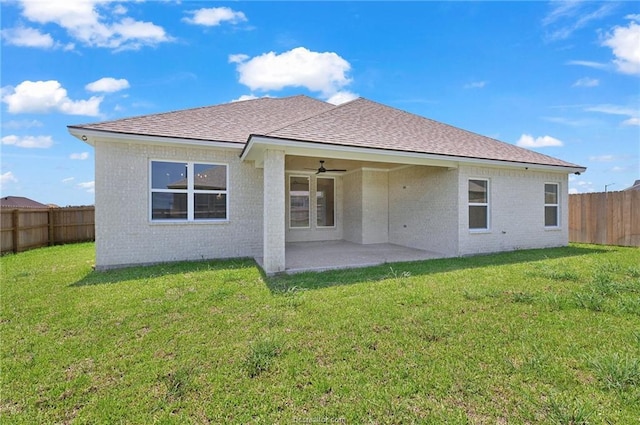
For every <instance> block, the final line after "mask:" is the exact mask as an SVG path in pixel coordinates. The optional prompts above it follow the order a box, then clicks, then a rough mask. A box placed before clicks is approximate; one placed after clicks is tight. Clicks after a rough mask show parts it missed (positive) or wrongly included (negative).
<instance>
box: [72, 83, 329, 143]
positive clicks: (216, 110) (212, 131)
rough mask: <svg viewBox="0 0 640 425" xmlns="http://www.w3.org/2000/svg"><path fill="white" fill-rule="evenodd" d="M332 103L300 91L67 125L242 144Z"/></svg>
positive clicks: (317, 112)
mask: <svg viewBox="0 0 640 425" xmlns="http://www.w3.org/2000/svg"><path fill="white" fill-rule="evenodd" d="M334 107H335V106H334V105H331V104H329V103H326V102H323V101H321V100H317V99H312V98H310V97H308V96H303V95H299V96H293V97H285V98H269V97H263V98H259V99H253V100H245V101H240V102H231V103H225V104H222V105H215V106H206V107H202V108H195V109H185V110H181V111H174V112H165V113H161V114H153V115H144V116H139V117H132V118H124V119H119V120H114V121H104V122H98V123H93V124H83V125H70V126H69V128H78V129H87V130H102V131H108V132H111V133H123V134H134V135H143V136H159V137H173V138H180V139H191V140H206V141H219V142H235V143H243V144H244V143H246V142H247V139H248V138H249V135H250V134H252V133H257V134H265V133H268V132H270V131H273V130H276V129H278V128H281V127H284V126H286V125H288V124H291V123H294V122H297V121H300V120H303V119H305V118H308V117H310V116H313V115H317V114H319V113H320V112H324V111H327V110H329V109H332V108H334Z"/></svg>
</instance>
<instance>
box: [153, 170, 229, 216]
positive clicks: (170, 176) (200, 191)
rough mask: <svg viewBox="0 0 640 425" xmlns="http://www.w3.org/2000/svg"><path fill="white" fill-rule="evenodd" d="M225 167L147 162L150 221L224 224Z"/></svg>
mask: <svg viewBox="0 0 640 425" xmlns="http://www.w3.org/2000/svg"><path fill="white" fill-rule="evenodd" d="M227 216H228V214H227V166H226V165H220V164H200V163H193V162H168V161H151V220H153V221H163V220H179V221H198V220H226V219H227Z"/></svg>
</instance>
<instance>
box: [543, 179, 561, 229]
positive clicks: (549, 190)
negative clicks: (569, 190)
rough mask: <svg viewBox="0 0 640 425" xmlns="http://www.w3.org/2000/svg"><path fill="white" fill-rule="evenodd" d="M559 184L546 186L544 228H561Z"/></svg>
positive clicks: (547, 184) (546, 184)
mask: <svg viewBox="0 0 640 425" xmlns="http://www.w3.org/2000/svg"><path fill="white" fill-rule="evenodd" d="M559 186H560V185H559V184H558V183H545V184H544V226H545V227H558V226H560V202H559V198H560V191H559Z"/></svg>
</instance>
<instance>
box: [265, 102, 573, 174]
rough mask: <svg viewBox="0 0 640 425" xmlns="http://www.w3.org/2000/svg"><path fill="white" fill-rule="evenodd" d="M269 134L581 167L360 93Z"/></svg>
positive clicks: (329, 142) (334, 142)
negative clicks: (403, 109) (350, 99)
mask: <svg viewBox="0 0 640 425" xmlns="http://www.w3.org/2000/svg"><path fill="white" fill-rule="evenodd" d="M268 135H269V136H272V137H281V138H286V139H295V140H305V141H314V142H319V143H326V144H334V145H344V146H357V147H368V148H377V149H385V150H394V151H403V152H416V153H429V154H435V155H445V156H455V157H466V158H480V159H491V160H499V161H513V162H524V163H532V164H544V165H558V166H565V167H566V166H571V167H579V166H577V165H575V164H570V163H568V162H565V161H562V160H559V159H557V158H553V157H550V156H547V155H543V154H540V153H537V152H533V151H530V150H528V149H524V148H520V147H518V146H515V145H512V144H509V143H504V142H500V141H498V140H495V139H492V138H489V137H485V136H481V135H479V134H475V133H472V132H469V131H466V130H462V129H460V128H457V127H453V126H450V125H447V124H443V123H440V122H437V121H433V120H430V119H428V118H424V117H421V116H419V115H415V114H411V113H409V112H405V111H402V110H399V109H395V108H392V107H389V106H386V105H383V104H380V103H376V102H372V101H370V100H367V99H363V98H359V99H356V100H353V101H351V102H348V103H344V104H342V105H339V106H337V107H335V108H333V109H331V110H329V111H326V112H323V113H321V114H319V115H316V116H313V117H310V118H308V119H306V120H303V121H299V122H297V123H294V124H291V125H289V126H287V127H284V128H281V129H279V130H276V131H272V132H270V133H269V134H268Z"/></svg>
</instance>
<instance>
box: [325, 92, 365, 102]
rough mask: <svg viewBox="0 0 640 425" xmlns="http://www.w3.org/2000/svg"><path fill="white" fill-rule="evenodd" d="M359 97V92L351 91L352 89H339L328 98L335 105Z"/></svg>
mask: <svg viewBox="0 0 640 425" xmlns="http://www.w3.org/2000/svg"><path fill="white" fill-rule="evenodd" d="M358 97H359V96H358V95H357V94H355V93H351V92H350V91H339V92H338V93H336V94H334V95H333V96H331V97H330V98H329V99H327V102H328V103H331V104H333V105H340V104H342V103H346V102H349V101H351V100H354V99H357V98H358Z"/></svg>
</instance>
